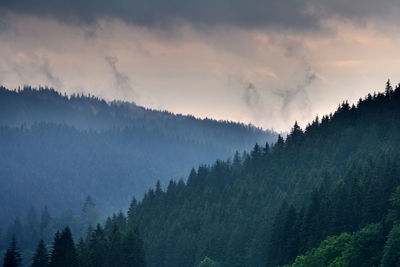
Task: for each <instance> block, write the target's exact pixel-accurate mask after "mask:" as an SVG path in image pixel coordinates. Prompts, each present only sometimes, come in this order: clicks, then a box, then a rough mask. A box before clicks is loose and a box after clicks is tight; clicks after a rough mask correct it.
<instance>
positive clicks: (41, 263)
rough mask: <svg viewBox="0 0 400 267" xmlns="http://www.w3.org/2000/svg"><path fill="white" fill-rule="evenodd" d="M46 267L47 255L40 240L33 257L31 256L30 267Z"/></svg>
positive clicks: (47, 263)
mask: <svg viewBox="0 0 400 267" xmlns="http://www.w3.org/2000/svg"><path fill="white" fill-rule="evenodd" d="M48 265H49V254H48V252H47V249H46V245H45V243H44V241H43V239H41V240H40V241H39V244H38V246H37V248H36V252H35V255H34V256H33V259H32V265H31V267H47V266H48Z"/></svg>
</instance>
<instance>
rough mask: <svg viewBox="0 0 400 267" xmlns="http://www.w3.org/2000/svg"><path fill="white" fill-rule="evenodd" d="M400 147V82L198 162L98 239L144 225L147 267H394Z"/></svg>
mask: <svg viewBox="0 0 400 267" xmlns="http://www.w3.org/2000/svg"><path fill="white" fill-rule="evenodd" d="M46 125H47V124H46ZM36 127H37V126H36V125H33V126H32V127H31V129H30V130H29V131H32V129H36ZM22 129H23V127H22ZM64 131H67V132H68V127H66V128H65V129H63V130H62V131H60V132H64ZM72 131H77V130H75V129H72ZM77 132H79V131H77ZM106 132H107V131H106ZM87 134H93V133H91V132H90V131H89V132H87ZM89 139H91V138H88V139H87V140H89ZM87 142H88V141H87ZM399 146H400V86H397V87H396V88H395V89H393V88H392V87H391V85H390V83H389V82H388V83H387V85H386V90H385V92H384V93H374V94H372V95H371V94H369V95H368V96H366V97H365V98H364V99H360V100H359V101H358V103H357V104H356V105H350V104H349V103H348V102H343V103H342V104H340V105H339V107H338V109H337V110H336V111H335V112H334V113H332V114H329V115H326V116H323V117H322V118H318V117H317V118H316V119H315V120H314V121H312V122H311V123H310V124H308V125H307V127H306V128H305V129H304V130H303V129H301V128H300V127H299V126H298V124H297V123H295V124H294V126H293V128H292V130H291V132H290V133H289V134H288V136H287V138H286V140H284V139H283V138H282V137H281V136H279V137H278V140H277V142H276V143H274V144H272V145H270V144H269V143H266V144H265V145H264V144H262V145H259V144H256V145H255V146H254V147H253V149H252V150H251V151H250V152H249V153H243V154H240V153H235V154H234V156H233V157H232V158H230V159H229V160H226V161H222V160H217V161H216V162H215V163H214V164H212V165H206V164H203V165H200V166H199V167H198V168H196V169H192V170H191V172H190V174H189V176H188V178H187V180H186V181H184V180H182V179H181V180H171V181H170V182H169V183H168V185H167V186H166V187H165V189H164V188H163V186H162V185H161V183H160V182H157V184H156V186H155V187H154V188H151V189H150V190H148V191H147V192H146V193H145V194H144V197H143V198H142V199H141V200H140V201H137V200H136V198H133V200H132V201H131V204H130V207H129V210H128V213H127V215H125V214H123V213H122V212H120V213H119V214H116V215H114V216H112V217H110V218H108V219H107V220H106V222H105V224H104V226H98V227H97V228H96V230H94V231H93V229H91V228H90V227H89V231H88V236H89V237H90V236H91V235H93V233H95V232H96V231H97V232H98V233H100V237H101V238H100V239H97V238H95V236H96V235H94V236H92V239H93V240H95V242H94V243H92V244H95V245H96V246H95V247H97V248H98V249H99V250H97V249H96V250H95V251H97V252H98V251H101V249H104V247H107V245H106V244H109V243H107V242H110V240H112V238H111V237H110V236H108V237H107V235H106V234H105V233H107V232H110V229H113V226H114V225H118V227H119V229H121V233H122V235H127V234H128V233H129V232H130V230H129V229H135V231H136V233H137V237H138V236H139V233H140V239H139V238H135V239H132V240H137V242H139V243H141V241H140V240H143V244H142V245H143V250H141V252H138V253H135V254H134V255H138V256H140V259H142V260H141V261H142V262H146V264H147V266H165V267H168V266H266V265H267V266H277V265H280V266H282V265H284V264H293V266H327V265H329V264H337V265H338V266H377V265H379V264H382V266H396V264H399V263H400V256H399V255H398V251H399V249H398V248H399V247H400V245H399V244H400V209H399V207H400V163H399V162H400V152H399V150H398V147H399ZM396 188H397V189H396ZM107 189H109V191H111V190H112V188H107ZM103 194H107V190H106V191H104V193H103ZM93 205H94V204H93V202H92V200H91V199H89V198H88V199H87V201H86V203H85V205H84V207H86V208H84V209H83V210H90V208H89V207H93ZM42 217H43V216H42ZM84 218H85V217H84V216H82V218H81V220H82V221H85V220H84ZM20 224H21V223H20ZM26 224H27V223H26V222H25V223H24V225H26ZM14 225H15V223H14ZM86 225H87V223H86ZM78 227H79V226H78ZM82 228H84V227H82ZM107 229H108V230H107ZM28 233H29V232H28ZM0 236H1V235H0ZM3 236H4V234H3ZM118 236H120V235H119V234H118ZM7 238H8V239H10V237H7ZM17 240H18V238H17ZM89 240H91V239H90V238H89ZM10 242H11V240H5V239H4V237H3V244H7V243H10ZM35 242H38V241H35ZM85 242H87V241H84V240H83V241H82V243H81V242H80V243H81V245H82V247H85V246H86V245H85V244H90V242H89V243H85ZM11 244H12V242H11ZM97 244H103V245H104V246H97ZM139 247H141V246H139ZM86 252H87V251H86ZM78 255H79V253H78ZM98 255H99V257H101V256H104V257H105V258H107V257H112V256H111V254H107V253H100V254H98ZM105 255H108V256H105ZM144 257H145V258H144ZM93 259H94V260H96V259H97V257H94V258H93ZM103 262H106V261H103Z"/></svg>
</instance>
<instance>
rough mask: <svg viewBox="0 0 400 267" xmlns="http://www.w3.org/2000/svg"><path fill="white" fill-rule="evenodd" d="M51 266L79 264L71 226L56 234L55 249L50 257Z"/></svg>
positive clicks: (66, 266) (64, 266) (65, 266)
mask: <svg viewBox="0 0 400 267" xmlns="http://www.w3.org/2000/svg"><path fill="white" fill-rule="evenodd" d="M50 266H51V267H75V266H78V257H77V253H76V249H75V245H74V241H73V240H72V234H71V230H70V229H69V227H66V228H65V229H64V230H63V231H62V232H61V233H60V232H57V233H56V234H55V236H54V243H53V250H52V252H51V257H50Z"/></svg>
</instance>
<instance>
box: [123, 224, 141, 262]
mask: <svg viewBox="0 0 400 267" xmlns="http://www.w3.org/2000/svg"><path fill="white" fill-rule="evenodd" d="M122 251H123V253H124V259H125V265H124V266H126V267H128V266H129V267H144V266H146V258H145V252H144V247H143V241H142V239H141V238H140V236H139V233H138V231H137V230H131V231H129V232H128V233H126V234H125V236H124V238H123V240H122Z"/></svg>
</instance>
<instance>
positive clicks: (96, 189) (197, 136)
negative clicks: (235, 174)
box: [0, 86, 277, 230]
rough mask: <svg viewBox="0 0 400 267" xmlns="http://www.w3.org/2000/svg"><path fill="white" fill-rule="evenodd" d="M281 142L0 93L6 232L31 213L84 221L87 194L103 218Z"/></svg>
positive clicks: (53, 96) (30, 92)
mask: <svg viewBox="0 0 400 267" xmlns="http://www.w3.org/2000/svg"><path fill="white" fill-rule="evenodd" d="M276 138H277V134H276V133H275V132H273V131H269V130H268V131H265V130H262V129H259V128H256V127H254V126H251V125H244V124H240V123H233V122H228V121H216V120H211V119H196V118H194V117H193V116H183V115H179V114H172V113H169V112H166V111H165V112H164V111H156V110H150V109H145V108H143V107H139V106H137V105H135V104H134V103H127V102H117V101H112V102H106V101H105V100H103V99H99V98H96V97H93V96H90V95H87V96H85V95H71V96H66V95H62V94H60V93H58V92H57V91H55V90H54V89H51V88H38V89H35V88H32V87H29V86H25V87H24V88H20V89H18V90H13V91H11V90H8V89H6V88H4V87H0V147H1V149H0V177H1V179H0V203H2V205H0V214H2V216H1V217H0V227H3V226H4V225H6V224H8V223H10V222H12V221H13V220H14V218H15V217H16V216H20V217H23V216H25V214H26V213H27V212H28V211H29V209H30V208H31V207H32V206H33V207H34V208H36V209H37V210H40V209H42V208H43V207H44V206H47V207H48V209H49V211H50V212H51V213H52V214H54V215H57V216H58V215H60V214H61V213H63V212H66V211H68V210H70V211H72V212H74V213H75V214H79V213H80V209H81V206H82V205H83V203H84V201H85V199H86V197H87V196H88V195H90V196H91V197H92V198H93V200H94V201H95V203H96V204H97V207H98V210H99V212H100V213H101V215H102V216H103V217H105V216H107V215H111V214H112V213H113V212H115V211H118V210H120V209H126V208H127V207H128V204H129V201H130V200H131V198H132V195H135V196H136V197H137V198H141V197H142V196H143V193H144V192H145V191H146V190H147V189H148V188H149V187H150V186H153V185H154V184H155V183H156V181H157V180H159V181H160V182H161V184H162V185H164V186H165V185H166V184H167V183H168V180H169V179H171V178H182V177H185V176H187V173H189V171H190V169H191V168H192V167H194V166H198V165H199V164H202V163H211V162H213V161H215V160H216V159H224V158H227V157H228V156H229V155H231V154H232V153H234V152H235V151H236V150H238V151H243V150H246V149H248V148H251V147H252V146H253V145H254V143H255V142H258V141H261V140H262V141H265V140H267V141H268V142H274V141H275V140H276ZM59 230H61V229H59Z"/></svg>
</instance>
